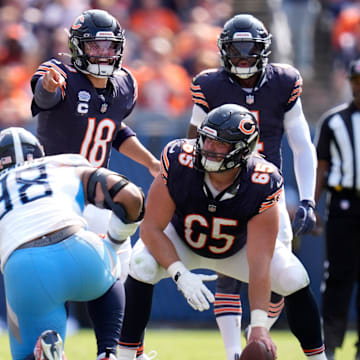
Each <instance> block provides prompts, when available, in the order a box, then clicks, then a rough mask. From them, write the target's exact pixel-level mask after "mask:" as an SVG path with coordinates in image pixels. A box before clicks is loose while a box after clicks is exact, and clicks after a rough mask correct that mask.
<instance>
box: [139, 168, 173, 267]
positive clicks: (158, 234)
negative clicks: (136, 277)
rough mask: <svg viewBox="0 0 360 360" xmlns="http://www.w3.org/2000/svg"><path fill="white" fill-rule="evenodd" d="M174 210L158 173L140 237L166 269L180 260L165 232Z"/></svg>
mask: <svg viewBox="0 0 360 360" xmlns="http://www.w3.org/2000/svg"><path fill="white" fill-rule="evenodd" d="M174 211H175V204H174V202H173V200H172V198H171V197H170V194H169V192H168V189H167V187H166V185H165V184H164V183H163V181H162V179H161V176H160V175H158V176H157V177H156V178H155V180H154V182H153V183H152V185H151V187H150V190H149V193H148V198H147V201H146V208H145V217H144V221H143V223H142V224H141V227H140V237H141V239H142V240H143V242H144V244H145V245H146V247H147V248H148V250H149V251H150V253H151V254H152V255H153V256H154V258H155V259H156V261H157V262H158V263H159V264H160V265H161V266H163V267H164V268H165V269H167V268H168V267H169V266H170V265H171V264H172V263H174V262H175V261H178V260H179V257H178V255H177V253H176V250H175V247H174V246H173V244H172V242H171V241H170V240H169V238H168V237H167V236H166V235H165V233H164V229H165V228H166V226H167V225H168V223H169V222H170V220H171V218H172V215H173V214H174Z"/></svg>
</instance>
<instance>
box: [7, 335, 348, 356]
mask: <svg viewBox="0 0 360 360" xmlns="http://www.w3.org/2000/svg"><path fill="white" fill-rule="evenodd" d="M271 334H272V337H273V339H274V341H275V343H276V345H277V348H278V359H279V360H302V359H303V360H304V359H305V356H304V355H303V354H302V351H301V350H300V347H299V345H298V343H297V341H296V339H295V338H294V336H293V335H292V334H291V333H290V332H288V331H280V330H273V331H272V332H271ZM354 343H355V332H353V331H349V332H348V334H347V336H346V339H345V344H344V346H343V348H342V349H341V350H338V352H337V354H336V356H337V359H338V360H352V359H354V355H355V348H354V346H353V344H354ZM145 348H146V350H147V351H150V350H156V351H157V353H158V357H157V358H156V359H157V360H205V359H206V360H226V357H225V351H224V348H223V345H222V340H221V337H220V334H219V332H218V331H217V330H172V329H168V328H167V329H161V330H159V329H151V328H150V329H149V330H148V331H147V336H146V345H145ZM65 352H66V356H67V358H68V360H95V359H96V356H95V353H96V344H95V337H94V335H93V332H92V331H91V330H81V331H80V332H79V333H77V334H76V335H73V336H69V337H68V338H67V340H66V344H65ZM10 359H11V357H10V350H9V343H8V337H7V335H6V334H5V335H0V360H10Z"/></svg>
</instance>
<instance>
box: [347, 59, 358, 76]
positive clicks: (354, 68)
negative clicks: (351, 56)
mask: <svg viewBox="0 0 360 360" xmlns="http://www.w3.org/2000/svg"><path fill="white" fill-rule="evenodd" d="M355 76H360V59H357V60H353V61H352V62H351V63H350V66H349V78H350V79H351V78H353V77H355Z"/></svg>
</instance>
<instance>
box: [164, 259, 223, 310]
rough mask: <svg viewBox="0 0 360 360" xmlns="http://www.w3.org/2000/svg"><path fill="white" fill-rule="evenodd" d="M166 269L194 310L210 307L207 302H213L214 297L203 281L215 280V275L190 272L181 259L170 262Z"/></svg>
mask: <svg viewBox="0 0 360 360" xmlns="http://www.w3.org/2000/svg"><path fill="white" fill-rule="evenodd" d="M167 271H168V273H169V274H170V276H171V277H172V278H173V280H174V281H175V283H176V284H177V288H178V290H179V291H181V292H182V293H183V295H184V297H185V299H186V301H187V302H188V303H189V305H190V306H191V307H192V308H193V309H194V310H198V311H204V310H208V309H209V308H210V304H209V303H213V302H214V301H215V297H214V295H213V294H212V292H211V291H210V290H209V289H208V288H207V287H206V286H205V285H204V283H203V281H213V280H216V279H217V275H204V274H195V273H192V272H190V271H189V270H188V269H187V268H186V267H185V266H184V264H183V263H182V262H181V261H176V262H174V263H173V264H171V265H170V266H169V267H168V269H167Z"/></svg>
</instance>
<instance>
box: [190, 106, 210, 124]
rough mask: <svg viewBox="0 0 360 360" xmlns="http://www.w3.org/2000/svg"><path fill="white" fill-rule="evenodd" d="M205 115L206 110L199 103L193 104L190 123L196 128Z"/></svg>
mask: <svg viewBox="0 0 360 360" xmlns="http://www.w3.org/2000/svg"><path fill="white" fill-rule="evenodd" d="M205 116H206V112H205V111H204V110H203V109H202V108H201V107H200V106H199V105H196V104H195V105H194V106H193V109H192V114H191V119H190V124H191V125H194V126H196V127H197V128H198V127H199V126H200V125H201V123H202V122H203V120H204V119H205Z"/></svg>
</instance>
